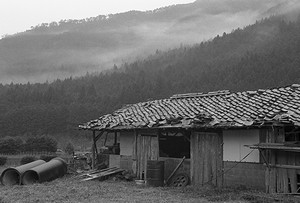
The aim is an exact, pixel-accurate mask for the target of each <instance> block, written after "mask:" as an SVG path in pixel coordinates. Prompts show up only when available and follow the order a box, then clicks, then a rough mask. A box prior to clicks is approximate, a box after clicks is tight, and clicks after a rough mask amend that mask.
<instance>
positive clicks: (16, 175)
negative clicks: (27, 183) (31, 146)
mask: <svg viewBox="0 0 300 203" xmlns="http://www.w3.org/2000/svg"><path fill="white" fill-rule="evenodd" d="M44 163H46V162H45V161H44V160H36V161H33V162H30V163H28V164H24V165H21V166H18V167H12V168H7V169H5V170H4V171H3V172H2V174H1V183H2V184H3V185H20V184H21V177H22V175H23V174H24V172H25V171H27V170H29V169H31V168H34V167H36V166H39V165H42V164H44Z"/></svg>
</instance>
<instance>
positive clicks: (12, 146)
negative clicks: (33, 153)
mask: <svg viewBox="0 0 300 203" xmlns="http://www.w3.org/2000/svg"><path fill="white" fill-rule="evenodd" d="M22 145H23V141H22V140H21V139H20V138H18V137H17V138H12V137H6V138H2V139H0V153H7V154H17V153H18V152H19V151H20V150H21V149H22Z"/></svg>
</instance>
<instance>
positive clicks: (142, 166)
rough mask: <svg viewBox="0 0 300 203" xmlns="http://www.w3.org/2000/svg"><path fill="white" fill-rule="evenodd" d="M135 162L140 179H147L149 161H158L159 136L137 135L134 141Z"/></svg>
mask: <svg viewBox="0 0 300 203" xmlns="http://www.w3.org/2000/svg"><path fill="white" fill-rule="evenodd" d="M134 148H135V149H134V150H133V160H134V163H133V164H134V165H136V175H137V177H138V178H139V179H146V178H147V170H146V168H147V160H158V157H159V148H158V136H157V135H144V134H137V135H136V139H135V141H134Z"/></svg>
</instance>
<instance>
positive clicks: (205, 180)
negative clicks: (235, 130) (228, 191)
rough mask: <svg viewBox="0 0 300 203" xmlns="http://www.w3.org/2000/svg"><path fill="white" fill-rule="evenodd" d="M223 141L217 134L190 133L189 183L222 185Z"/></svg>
mask: <svg viewBox="0 0 300 203" xmlns="http://www.w3.org/2000/svg"><path fill="white" fill-rule="evenodd" d="M222 146H223V139H222V135H221V134H218V133H208V132H192V135H191V182H192V184H193V185H200V186H201V185H203V184H213V185H215V186H218V187H221V186H222V185H223V173H222V172H223V147H222Z"/></svg>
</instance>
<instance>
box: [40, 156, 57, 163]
mask: <svg viewBox="0 0 300 203" xmlns="http://www.w3.org/2000/svg"><path fill="white" fill-rule="evenodd" d="M55 157H56V156H49V155H41V156H40V159H42V160H44V161H46V162H48V161H50V160H51V159H53V158H55Z"/></svg>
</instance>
